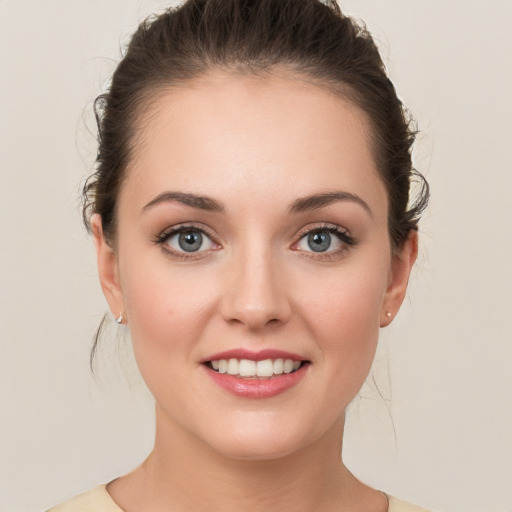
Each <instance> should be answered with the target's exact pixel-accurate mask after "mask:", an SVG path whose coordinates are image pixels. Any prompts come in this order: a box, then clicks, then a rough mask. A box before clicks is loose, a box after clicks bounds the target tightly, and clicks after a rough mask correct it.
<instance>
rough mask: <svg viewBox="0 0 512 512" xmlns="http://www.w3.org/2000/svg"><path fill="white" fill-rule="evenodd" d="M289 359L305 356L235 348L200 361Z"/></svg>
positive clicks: (272, 350) (300, 358)
mask: <svg viewBox="0 0 512 512" xmlns="http://www.w3.org/2000/svg"><path fill="white" fill-rule="evenodd" d="M279 358H281V359H291V360H293V361H305V358H304V357H302V356H300V355H299V354H294V353H293V352H286V351H284V350H277V349H273V348H266V349H263V350H248V349H246V348H235V349H232V350H226V351H224V352H217V353H216V354H212V355H211V356H208V357H206V358H204V359H203V360H202V361H201V362H202V363H206V362H208V361H219V360H220V359H248V360H249V361H263V360H265V359H279Z"/></svg>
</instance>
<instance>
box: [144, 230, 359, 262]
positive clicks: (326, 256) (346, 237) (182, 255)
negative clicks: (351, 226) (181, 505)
mask: <svg viewBox="0 0 512 512" xmlns="http://www.w3.org/2000/svg"><path fill="white" fill-rule="evenodd" d="M187 231H192V232H199V233H201V234H202V235H206V236H207V237H208V238H209V239H210V240H211V241H212V243H213V244H215V245H219V247H220V244H218V242H216V238H215V235H214V234H213V233H212V232H210V231H209V230H208V229H206V228H205V227H199V226H196V225H194V224H180V225H177V226H172V227H171V228H168V229H166V230H164V231H163V232H162V233H160V234H159V235H157V236H156V237H155V239H154V243H155V244H156V245H158V246H160V247H162V250H164V251H165V252H166V254H167V255H168V256H169V257H170V258H172V259H174V260H182V261H183V260H191V259H192V260H194V259H197V255H198V254H201V253H203V252H207V251H193V252H189V253H187V252H186V251H183V252H180V251H176V250H174V249H172V248H171V247H170V246H169V245H168V244H167V243H166V242H167V241H168V240H169V238H171V236H173V235H176V234H178V233H183V232H187ZM326 232H327V233H332V234H334V235H336V236H337V237H338V239H339V240H340V242H341V243H342V244H343V246H342V247H341V248H339V249H336V250H334V251H332V250H331V251H325V252H315V251H300V250H297V252H301V253H307V254H308V255H309V256H308V257H309V258H311V259H316V260H322V261H327V260H334V259H338V258H339V257H340V254H341V253H344V252H345V251H347V250H348V249H350V248H351V247H354V246H356V245H357V243H358V242H357V240H355V239H354V238H353V237H352V236H351V235H350V233H349V232H348V231H347V230H346V229H343V228H341V227H340V226H337V225H336V224H329V223H324V224H321V225H317V226H315V227H313V228H312V227H307V228H305V229H303V230H301V231H300V232H299V234H298V240H297V241H296V242H294V244H293V245H292V247H295V246H297V245H298V244H299V243H300V242H301V241H302V240H303V239H304V238H305V237H306V236H309V235H312V234H315V233H326ZM213 250H217V249H213Z"/></svg>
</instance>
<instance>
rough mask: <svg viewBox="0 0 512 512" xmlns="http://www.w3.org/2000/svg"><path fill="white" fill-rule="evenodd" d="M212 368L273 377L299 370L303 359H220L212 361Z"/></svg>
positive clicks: (254, 375) (220, 371) (247, 374)
mask: <svg viewBox="0 0 512 512" xmlns="http://www.w3.org/2000/svg"><path fill="white" fill-rule="evenodd" d="M210 363H211V365H212V368H213V369H214V370H217V371H218V372H219V373H227V374H229V375H239V376H240V377H272V376H273V375H281V374H283V373H291V372H293V371H294V370H298V369H299V368H300V366H301V361H294V360H293V359H281V358H277V359H264V360H262V361H252V360H250V359H235V358H231V359H219V360H218V361H210Z"/></svg>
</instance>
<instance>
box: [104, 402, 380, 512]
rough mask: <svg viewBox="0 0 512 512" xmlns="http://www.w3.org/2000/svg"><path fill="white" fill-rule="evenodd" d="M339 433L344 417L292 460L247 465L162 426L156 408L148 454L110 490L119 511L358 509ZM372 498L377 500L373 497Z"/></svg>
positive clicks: (359, 490) (362, 497)
mask: <svg viewBox="0 0 512 512" xmlns="http://www.w3.org/2000/svg"><path fill="white" fill-rule="evenodd" d="M343 427H344V418H340V419H339V421H338V422H336V424H335V425H333V427H332V428H331V429H330V431H329V432H326V433H325V434H324V435H323V436H322V437H321V438H320V439H318V440H316V441H315V442H313V443H312V444H310V445H308V446H307V447H304V448H303V449H301V450H298V451H295V452H294V453H293V454H289V455H285V456H281V457H276V458H272V459H267V460H253V459H251V460H248V459H239V458H234V457H229V456H225V455H223V454H219V453H218V452H216V451H214V450H213V449H212V448H211V447H210V446H208V445H205V444H204V443H203V442H202V441H200V440H198V439H197V438H196V437H195V436H193V435H192V434H190V433H188V432H183V430H182V429H181V428H180V427H178V426H177V425H175V424H174V423H172V422H168V421H165V419H164V418H163V415H162V414H161V411H158V409H157V429H156V438H155V447H154V449H153V451H152V453H151V454H150V455H149V457H148V458H147V459H146V461H145V462H144V463H143V465H142V466H141V467H140V468H138V469H137V470H135V471H134V472H133V473H132V474H130V475H128V476H126V477H123V478H121V479H118V480H116V481H114V482H113V484H110V485H109V488H108V490H109V492H110V493H111V495H112V497H113V498H114V500H115V501H116V502H117V503H118V504H119V506H120V507H121V508H122V509H123V510H124V511H125V512H131V511H132V510H143V509H144V510H151V511H153V510H154V511H163V510H222V511H224V512H231V511H239V510H251V511H254V512H259V511H262V512H263V511H265V512H271V511H274V510H275V511H277V510H279V511H281V510H283V504H286V509H287V510H294V511H297V512H301V511H304V512H305V511H311V510H315V511H331V510H337V511H344V510H359V509H360V508H359V505H360V504H361V503H367V502H366V500H367V499H368V498H369V496H368V490H369V488H367V487H366V486H364V485H363V484H361V483H360V482H359V481H357V479H355V478H354V477H353V476H352V475H351V473H350V472H349V471H348V470H347V469H346V468H345V466H344V465H343V462H342V459H341V448H342V440H343ZM123 480H124V487H123ZM371 493H372V495H373V500H374V502H375V498H376V496H375V492H374V491H372V490H371ZM382 498H383V497H382V496H381V497H380V499H381V503H382ZM354 504H357V505H358V506H356V507H354ZM361 510H385V508H380V509H379V508H371V507H368V508H366V509H361Z"/></svg>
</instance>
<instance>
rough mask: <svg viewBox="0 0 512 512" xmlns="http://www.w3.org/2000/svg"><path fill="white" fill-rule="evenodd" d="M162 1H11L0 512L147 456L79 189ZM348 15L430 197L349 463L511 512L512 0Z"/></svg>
mask: <svg viewBox="0 0 512 512" xmlns="http://www.w3.org/2000/svg"><path fill="white" fill-rule="evenodd" d="M165 5H168V2H165V1H157V0H151V1H149V0H108V1H105V0H68V1H65V0H60V1H59V0H46V1H44V2H41V1H39V0H0V192H1V199H0V222H1V224H0V225H1V231H0V343H1V344H0V511H2V512H7V511H9V512H30V511H34V512H35V511H41V510H44V509H45V508H46V507H49V506H50V505H53V504H55V503H57V502H60V501H62V500H65V499H68V498H70V497H71V496H72V495H74V494H76V493H77V492H81V491H84V490H87V489H89V488H90V487H92V486H93V485H96V484H98V483H105V482H107V481H109V480H111V479H113V478H114V477H116V476H119V475H120V474H123V473H126V472H128V471H129V470H130V469H131V468H133V467H134V466H136V465H137V464H139V463H140V462H141V461H142V460H143V458H144V457H145V455H146V454H147V453H148V451H149V450H150V448H151V445H152V437H153V431H152V430H153V419H152V415H153V406H152V402H151V397H149V396H148V393H147V391H145V389H144V385H143V384H142V383H141V382H140V379H139V378H138V376H137V372H136V370H135V369H134V368H133V365H132V362H131V360H130V353H129V350H126V348H123V347H126V346H127V341H126V340H123V339H122V337H121V338H120V339H119V340H118V342H116V339H115V338H116V336H115V327H113V328H112V336H110V339H105V340H104V343H103V345H102V349H101V350H100V353H99V359H98V362H99V364H98V372H97V378H96V379H95V378H93V376H92V375H91V373H90V371H89V368H88V351H89V347H90V342H91V338H92V334H93V331H94V329H95V326H96V325H97V323H98V321H99V319H100V317H101V315H102V313H103V311H104V310H105V307H106V306H105V301H104V299H103V297H102V295H101V292H100V289H99V285H98V283H97V277H96V270H95V261H94V255H93V249H92V241H91V240H90V239H89V237H88V236H87V235H86V234H85V233H84V231H83V229H82V228H81V226H80V218H79V212H78V190H79V184H80V182H81V180H82V179H83V177H84V176H85V175H86V174H87V173H89V172H90V171H91V170H92V165H93V160H94V154H95V145H94V121H93V117H92V115H91V103H92V100H93V98H94V97H95V96H96V95H97V94H98V93H99V92H100V91H101V90H102V87H103V86H104V84H105V81H106V80H107V79H108V77H109V75H110V73H111V72H112V71H113V69H114V66H115V63H116V61H117V59H118V57H119V48H120V47H121V46H122V45H123V44H124V43H125V42H126V37H127V35H128V34H129V33H130V32H131V31H132V30H133V29H134V28H135V25H136V23H137V22H138V21H139V20H141V19H142V18H143V17H144V16H145V15H147V14H148V13H150V12H152V11H153V10H155V9H162V8H163V7H164V6H165ZM342 6H343V8H344V10H345V11H346V12H347V13H352V14H357V15H358V16H360V17H361V18H363V19H364V20H366V22H367V24H368V26H369V28H370V29H371V30H372V32H373V33H374V34H375V36H376V39H377V40H378V41H379V45H380V46H381V48H382V51H383V55H384V58H385V60H386V62H388V63H389V71H390V73H391V76H392V78H393V80H394V82H395V84H396V86H397V88H398V90H399V93H400V95H401V97H402V98H403V99H404V101H405V103H406V104H407V105H408V106H409V108H410V109H411V110H412V112H413V113H414V114H415V117H416V118H417V120H418V122H419V126H420V128H421V130H422V134H421V136H420V137H419V141H418V144H417V149H416V153H415V163H416V166H417V167H418V168H419V169H420V170H421V171H422V172H424V173H425V174H426V175H427V177H428V178H429V180H430V182H431V185H432V201H431V207H430V210H429V212H428V214H427V215H426V216H425V219H424V223H423V225H422V231H421V240H422V249H421V257H420V261H419V263H418V265H417V268H416V271H415V272H414V275H413V278H412V285H411V289H410V293H409V297H408V299H407V303H406V304H405V306H404V308H403V310H402V311H401V313H400V314H399V316H398V318H397V319H396V321H395V322H394V323H393V325H392V326H391V327H390V328H389V329H387V330H385V331H383V333H382V345H381V347H380V355H379V357H378V359H377V361H376V364H375V369H376V371H375V375H376V378H377V380H378V382H379V385H380V388H381V390H382V391H383V393H384V395H385V400H382V399H381V398H379V396H378V393H377V392H376V391H375V388H374V387H372V386H365V387H364V388H363V390H362V392H361V397H360V398H359V399H357V400H356V401H355V402H354V404H353V405H352V408H351V412H350V418H349V423H348V426H347V434H346V441H345V445H346V453H345V459H346V462H347V464H348V465H349V467H350V468H352V470H353V471H354V473H356V474H357V475H358V476H359V477H360V478H362V479H363V480H365V481H366V482H368V483H370V484H372V485H374V486H375V487H378V488H380V489H383V490H386V491H389V492H391V493H392V494H395V495H397V496H400V497H402V498H404V499H408V500H410V501H413V502H417V503H421V504H423V505H424V506H428V507H431V508H433V509H435V510H440V511H445V512H511V511H512V334H511V331H512V323H511V318H512V314H511V311H512V270H511V268H512V235H511V233H512V214H511V207H512V199H511V194H512V164H511V161H512V158H511V156H510V151H511V148H512V99H511V96H512V65H511V62H512V30H511V27H512V1H510V0H491V1H488V2H484V1H483V0H458V1H457V0H448V1H447V0H422V1H419V0H418V1H411V0H387V1H384V0H347V1H344V2H342ZM88 130H90V131H91V133H90V132H89V131H88ZM388 362H389V381H388V370H387V369H386V367H387V366H388ZM389 399H390V400H389ZM388 408H389V410H390V411H391V417H392V418H393V423H392V422H391V420H390V415H389V413H388ZM393 424H394V425H393ZM395 434H396V440H395ZM206 509H207V506H206V505H205V510H206Z"/></svg>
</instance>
